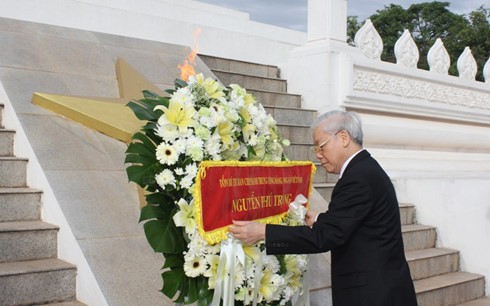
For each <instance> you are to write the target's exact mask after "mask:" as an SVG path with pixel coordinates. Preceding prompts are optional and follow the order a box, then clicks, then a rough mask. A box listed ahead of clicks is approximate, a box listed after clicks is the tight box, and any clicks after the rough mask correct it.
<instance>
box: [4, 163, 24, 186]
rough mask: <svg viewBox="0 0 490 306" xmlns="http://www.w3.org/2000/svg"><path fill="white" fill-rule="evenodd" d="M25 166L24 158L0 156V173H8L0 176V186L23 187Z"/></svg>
mask: <svg viewBox="0 0 490 306" xmlns="http://www.w3.org/2000/svg"><path fill="white" fill-rule="evenodd" d="M26 166H27V160H26V159H22V158H17V157H2V156H0V173H8V174H9V175H2V176H0V187H25V186H26Z"/></svg>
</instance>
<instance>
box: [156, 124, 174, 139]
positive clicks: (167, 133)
mask: <svg viewBox="0 0 490 306" xmlns="http://www.w3.org/2000/svg"><path fill="white" fill-rule="evenodd" d="M155 134H156V135H157V136H160V138H162V139H163V141H167V142H170V141H174V140H175V139H177V137H179V136H180V133H179V130H178V129H177V128H175V126H172V125H164V126H161V125H159V124H157V127H156V129H155Z"/></svg>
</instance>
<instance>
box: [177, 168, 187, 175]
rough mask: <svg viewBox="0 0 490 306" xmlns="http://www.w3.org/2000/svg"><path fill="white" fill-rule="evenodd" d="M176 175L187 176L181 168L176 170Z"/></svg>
mask: <svg viewBox="0 0 490 306" xmlns="http://www.w3.org/2000/svg"><path fill="white" fill-rule="evenodd" d="M174 173H175V174H177V175H184V174H185V173H184V169H182V168H181V167H177V168H175V170H174Z"/></svg>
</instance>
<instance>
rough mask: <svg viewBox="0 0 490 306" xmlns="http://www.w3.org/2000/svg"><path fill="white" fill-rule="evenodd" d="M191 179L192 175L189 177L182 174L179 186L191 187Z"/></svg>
mask: <svg viewBox="0 0 490 306" xmlns="http://www.w3.org/2000/svg"><path fill="white" fill-rule="evenodd" d="M193 179H194V177H191V176H189V175H186V176H184V177H183V178H182V179H181V180H180V187H182V188H185V189H189V188H191V187H192V184H194V182H193V181H192V180H193Z"/></svg>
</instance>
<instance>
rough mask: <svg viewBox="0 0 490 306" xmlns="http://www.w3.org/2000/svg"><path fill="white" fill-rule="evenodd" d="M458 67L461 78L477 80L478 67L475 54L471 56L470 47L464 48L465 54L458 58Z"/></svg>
mask: <svg viewBox="0 0 490 306" xmlns="http://www.w3.org/2000/svg"><path fill="white" fill-rule="evenodd" d="M457 66H458V72H459V77H460V78H463V79H467V80H475V76H476V71H477V70H478V66H477V64H476V60H475V58H474V57H473V54H471V49H470V47H466V48H464V51H463V53H461V55H460V56H459V58H458V62H457Z"/></svg>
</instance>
